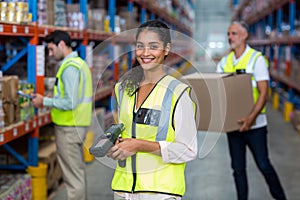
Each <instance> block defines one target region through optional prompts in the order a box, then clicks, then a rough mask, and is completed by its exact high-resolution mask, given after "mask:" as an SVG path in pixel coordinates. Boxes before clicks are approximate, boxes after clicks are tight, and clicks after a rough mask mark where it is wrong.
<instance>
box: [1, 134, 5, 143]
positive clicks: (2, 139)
mask: <svg viewBox="0 0 300 200" xmlns="http://www.w3.org/2000/svg"><path fill="white" fill-rule="evenodd" d="M0 142H4V134H3V133H1V134H0Z"/></svg>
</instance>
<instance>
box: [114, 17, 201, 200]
mask: <svg viewBox="0 0 300 200" xmlns="http://www.w3.org/2000/svg"><path fill="white" fill-rule="evenodd" d="M170 45H171V36H170V30H169V28H168V26H167V25H165V24H164V23H163V22H161V21H159V20H151V21H148V22H146V23H144V24H142V25H141V26H140V27H139V28H138V30H137V35H136V50H135V53H136V60H135V63H134V66H133V69H132V70H131V71H130V72H128V73H127V74H126V75H125V76H123V78H122V80H121V82H119V83H117V84H116V86H115V95H116V99H117V103H118V112H119V122H120V123H123V124H124V125H125V131H123V132H122V138H121V139H119V141H118V143H117V144H116V145H115V146H113V147H112V148H111V149H110V151H109V153H108V156H109V157H111V158H113V159H115V160H125V161H126V165H125V167H121V166H119V165H118V166H117V168H116V170H115V174H114V177H113V180H112V189H113V191H114V199H115V200H116V199H143V200H146V199H149V200H150V199H151V200H156V199H157V200H158V199H159V200H160V199H181V197H182V196H183V195H184V192H185V177H184V169H185V163H186V162H187V161H190V160H193V159H195V158H196V155H197V137H196V134H197V129H196V123H195V119H194V113H195V107H194V104H193V102H192V100H191V98H190V96H189V92H190V88H189V87H188V86H187V85H186V84H183V83H181V82H180V81H178V80H177V79H175V78H173V77H171V76H169V75H167V74H166V72H165V70H164V66H163V63H164V60H165V58H166V57H167V55H168V54H169V52H170V48H171V46H170Z"/></svg>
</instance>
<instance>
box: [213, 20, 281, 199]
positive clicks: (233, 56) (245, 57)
mask: <svg viewBox="0 0 300 200" xmlns="http://www.w3.org/2000/svg"><path fill="white" fill-rule="evenodd" d="M227 36H228V42H229V44H230V47H231V52H230V53H229V54H228V55H226V56H224V57H223V58H222V60H221V61H220V63H218V66H217V72H219V73H232V72H237V73H250V74H252V88H253V97H254V107H253V109H252V111H251V113H250V114H249V115H248V116H245V117H244V118H241V119H239V120H238V122H239V123H241V127H240V129H239V130H238V131H232V132H228V133H227V138H228V144H229V152H230V156H231V167H232V169H233V176H234V180H235V185H236V189H237V196H238V199H239V200H246V199H248V184H247V174H246V146H248V147H249V149H250V151H251V153H252V155H253V157H254V160H255V162H256V164H257V166H258V168H259V170H260V171H261V173H262V174H263V176H264V178H265V180H266V182H267V184H268V186H269V189H270V193H271V195H272V196H273V198H274V199H277V200H286V197H285V194H284V191H283V188H282V186H281V184H280V181H279V178H278V176H277V174H276V172H275V170H274V168H273V166H272V164H271V162H270V160H269V157H268V149H267V132H268V131H267V117H266V102H267V99H268V80H269V73H268V66H267V62H266V60H265V59H264V57H263V55H262V54H261V52H258V51H256V50H254V49H252V48H250V47H249V46H248V45H247V42H246V41H247V38H248V26H247V25H246V24H245V23H243V22H232V23H231V25H230V26H229V28H228V32H227Z"/></svg>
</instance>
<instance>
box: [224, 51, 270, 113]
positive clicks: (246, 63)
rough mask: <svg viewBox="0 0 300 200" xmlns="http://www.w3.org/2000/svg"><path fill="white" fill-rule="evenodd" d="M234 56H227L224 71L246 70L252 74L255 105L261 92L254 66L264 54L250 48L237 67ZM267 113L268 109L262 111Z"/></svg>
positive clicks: (230, 54)
mask: <svg viewBox="0 0 300 200" xmlns="http://www.w3.org/2000/svg"><path fill="white" fill-rule="evenodd" d="M233 56H234V52H233V51H232V52H230V53H229V54H228V55H227V56H226V58H225V59H226V64H225V66H223V71H224V72H225V73H232V72H236V70H239V69H244V70H246V73H250V74H252V90H253V100H254V103H255V102H256V101H257V99H258V97H259V91H258V88H257V83H256V81H255V79H254V76H253V71H254V66H255V62H256V60H257V58H258V57H259V56H262V54H261V52H258V51H255V50H254V49H252V48H250V49H249V50H248V52H247V53H246V55H244V56H243V58H241V60H239V62H238V63H237V64H236V65H233ZM266 64H268V63H266ZM265 112H266V107H264V108H263V109H262V111H261V113H265Z"/></svg>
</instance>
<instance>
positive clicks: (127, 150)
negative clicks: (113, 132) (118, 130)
mask: <svg viewBox="0 0 300 200" xmlns="http://www.w3.org/2000/svg"><path fill="white" fill-rule="evenodd" d="M137 149H138V140H136V139H133V138H126V139H123V138H119V139H118V141H117V142H116V144H115V145H114V146H113V147H112V148H111V149H110V150H109V151H108V153H107V156H108V157H110V158H112V159H114V160H125V159H126V158H127V157H129V156H132V155H134V154H136V152H137Z"/></svg>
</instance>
